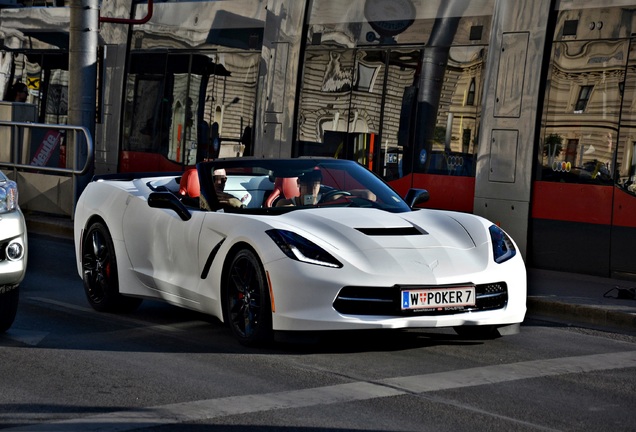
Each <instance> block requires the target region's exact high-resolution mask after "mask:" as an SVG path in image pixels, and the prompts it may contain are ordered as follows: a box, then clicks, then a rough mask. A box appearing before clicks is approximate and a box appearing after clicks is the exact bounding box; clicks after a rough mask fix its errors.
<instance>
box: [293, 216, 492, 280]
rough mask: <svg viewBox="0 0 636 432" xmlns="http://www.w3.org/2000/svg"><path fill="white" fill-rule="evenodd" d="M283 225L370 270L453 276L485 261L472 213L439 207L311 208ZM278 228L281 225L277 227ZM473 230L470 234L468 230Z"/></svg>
mask: <svg viewBox="0 0 636 432" xmlns="http://www.w3.org/2000/svg"><path fill="white" fill-rule="evenodd" d="M283 221H284V223H285V225H287V227H286V228H283V229H290V230H293V231H295V232H296V233H298V234H300V235H302V236H304V237H305V238H307V239H310V240H312V241H313V242H314V243H316V244H319V245H322V246H323V247H325V248H326V249H327V250H329V251H331V252H332V253H334V254H336V255H338V257H339V258H341V259H343V260H344V261H346V262H348V263H349V264H352V265H354V266H356V267H358V268H359V269H360V270H363V271H365V272H368V273H370V274H391V273H393V274H395V272H400V274H402V275H404V276H405V275H407V274H412V275H414V277H415V278H416V279H417V280H419V281H421V280H422V276H424V275H425V274H430V275H431V276H433V273H434V274H435V279H437V280H438V278H439V277H440V276H443V275H457V274H460V273H464V274H465V273H471V272H476V271H480V270H482V269H483V268H484V267H485V266H486V265H487V261H488V260H487V256H488V254H487V252H485V251H486V250H487V249H485V247H484V243H485V242H486V239H487V238H486V236H485V234H484V233H485V232H486V230H485V227H484V225H483V224H482V223H481V222H480V219H479V218H477V217H475V216H474V215H462V214H455V213H453V212H444V211H438V210H426V209H423V210H420V211H413V212H405V213H389V212H386V211H382V210H376V209H352V208H346V209H336V208H332V209H329V208H325V209H311V210H299V211H295V212H292V213H289V214H287V215H284V216H283V220H281V222H283ZM281 228H282V227H281ZM471 231H472V232H471Z"/></svg>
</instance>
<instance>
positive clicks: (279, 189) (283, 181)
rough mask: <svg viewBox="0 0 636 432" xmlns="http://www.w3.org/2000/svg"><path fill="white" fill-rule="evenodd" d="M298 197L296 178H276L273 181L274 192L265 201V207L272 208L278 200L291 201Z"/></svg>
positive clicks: (298, 190)
mask: <svg viewBox="0 0 636 432" xmlns="http://www.w3.org/2000/svg"><path fill="white" fill-rule="evenodd" d="M299 195H300V189H299V188H298V177H278V178H277V179H276V180H275V181H274V190H273V191H272V193H271V194H270V195H269V196H268V197H267V199H266V200H265V207H274V204H275V202H276V200H278V199H279V198H284V199H291V198H294V197H297V196H299Z"/></svg>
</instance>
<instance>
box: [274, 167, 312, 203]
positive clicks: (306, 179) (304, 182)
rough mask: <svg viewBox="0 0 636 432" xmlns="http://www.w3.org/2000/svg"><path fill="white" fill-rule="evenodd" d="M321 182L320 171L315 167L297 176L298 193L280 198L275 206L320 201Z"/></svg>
mask: <svg viewBox="0 0 636 432" xmlns="http://www.w3.org/2000/svg"><path fill="white" fill-rule="evenodd" d="M321 182H322V173H321V172H320V170H318V169H316V170H314V171H310V172H308V173H305V174H303V175H301V176H300V177H298V189H300V195H299V196H296V197H293V198H290V199H282V200H279V201H278V202H277V203H276V207H283V206H286V207H289V206H308V205H315V204H317V203H318V201H320V183H321Z"/></svg>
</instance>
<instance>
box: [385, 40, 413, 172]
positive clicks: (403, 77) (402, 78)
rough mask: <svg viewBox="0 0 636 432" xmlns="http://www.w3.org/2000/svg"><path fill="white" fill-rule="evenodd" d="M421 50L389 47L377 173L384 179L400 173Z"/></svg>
mask: <svg viewBox="0 0 636 432" xmlns="http://www.w3.org/2000/svg"><path fill="white" fill-rule="evenodd" d="M420 56H421V53H420V51H419V50H413V49H410V50H409V49H404V50H392V51H390V52H388V53H386V54H385V57H388V65H387V77H386V83H385V87H384V89H383V93H384V95H385V96H384V99H383V104H382V108H383V112H382V119H383V122H382V137H381V142H380V146H381V151H380V157H379V160H378V162H379V164H380V170H379V173H380V174H381V175H382V176H383V177H384V178H385V179H386V180H394V179H396V178H399V177H401V176H402V170H401V167H402V155H403V150H404V146H405V145H408V142H409V139H410V137H409V131H410V130H411V125H412V123H411V120H412V115H413V114H414V113H413V111H412V108H413V106H414V105H413V104H414V102H415V99H414V98H415V82H414V81H415V79H416V72H417V69H418V65H419V61H420Z"/></svg>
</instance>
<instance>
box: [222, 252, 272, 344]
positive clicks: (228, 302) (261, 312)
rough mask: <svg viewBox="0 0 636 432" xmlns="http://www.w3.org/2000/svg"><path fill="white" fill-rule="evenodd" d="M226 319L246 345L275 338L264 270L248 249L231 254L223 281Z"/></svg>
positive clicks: (235, 334)
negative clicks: (230, 260)
mask: <svg viewBox="0 0 636 432" xmlns="http://www.w3.org/2000/svg"><path fill="white" fill-rule="evenodd" d="M223 286H224V296H223V297H224V300H225V308H224V309H225V312H226V314H225V316H226V321H227V323H228V325H229V327H230V329H231V331H232V334H233V335H234V337H236V339H237V340H238V341H239V342H240V343H241V344H243V345H246V346H262V345H266V344H268V343H270V342H271V341H272V340H273V331H272V308H271V303H270V297H269V289H268V286H267V283H266V279H265V272H264V270H263V266H262V265H261V263H260V261H259V259H258V258H257V257H256V255H255V254H254V252H252V251H251V250H249V249H242V250H240V251H238V253H237V254H236V255H234V257H233V258H232V262H231V263H230V266H229V271H228V274H227V277H226V279H225V281H224V284H223Z"/></svg>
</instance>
